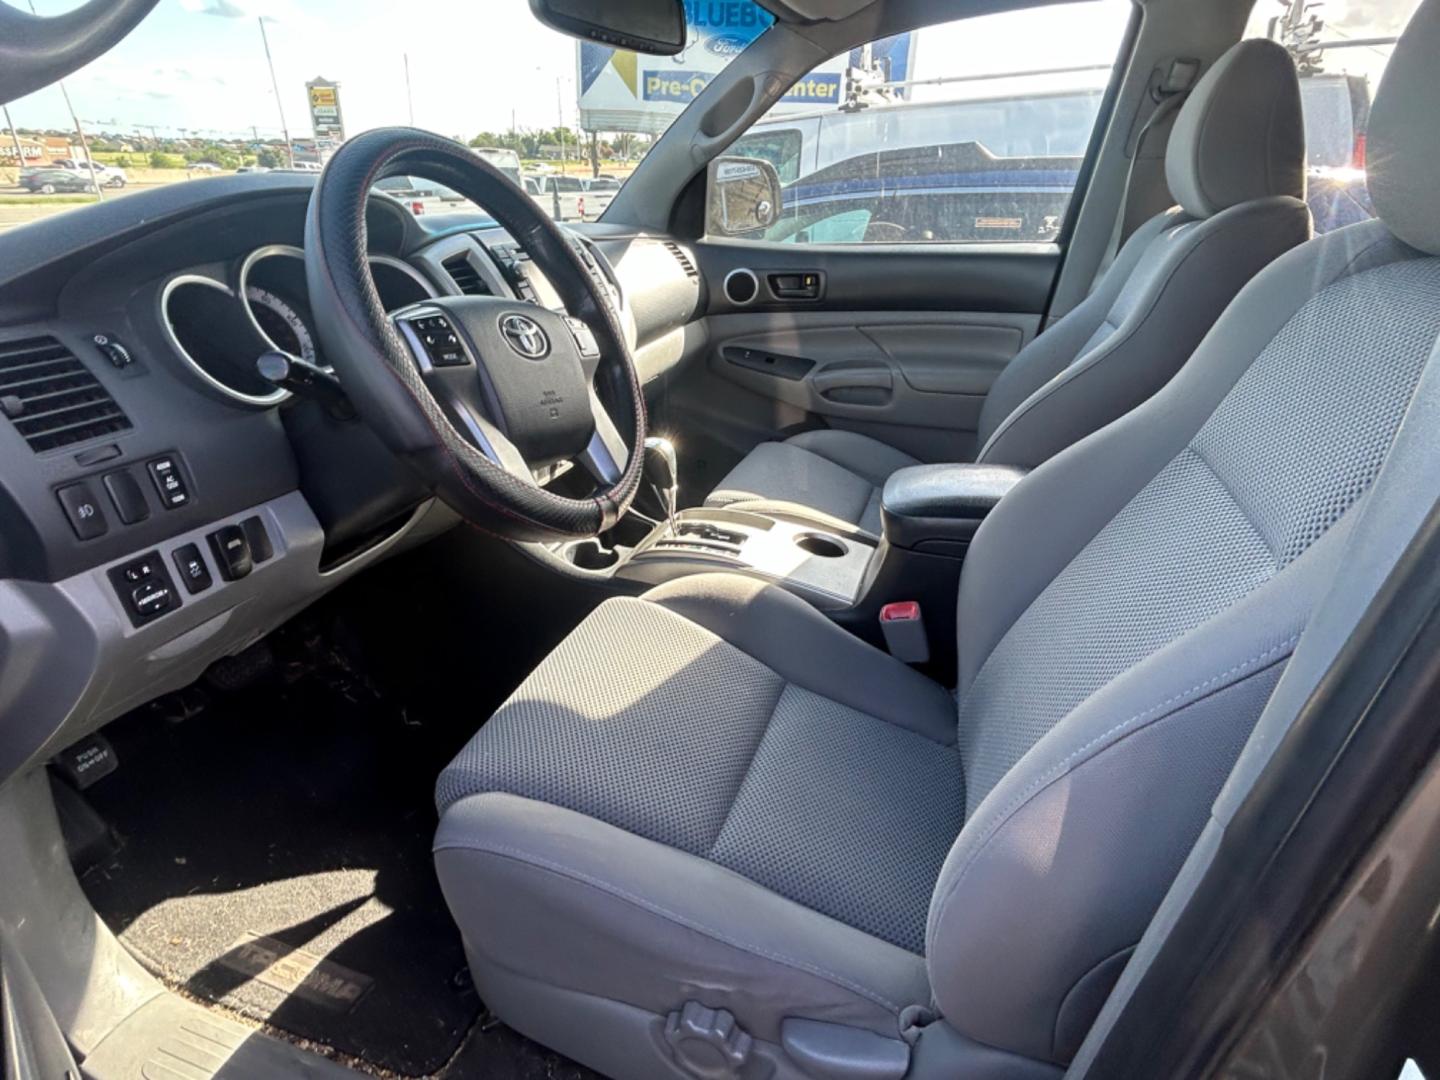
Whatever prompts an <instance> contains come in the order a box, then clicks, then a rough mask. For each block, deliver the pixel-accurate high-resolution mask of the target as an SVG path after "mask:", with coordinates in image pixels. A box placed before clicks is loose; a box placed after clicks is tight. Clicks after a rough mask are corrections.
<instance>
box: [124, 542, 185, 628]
mask: <svg viewBox="0 0 1440 1080" xmlns="http://www.w3.org/2000/svg"><path fill="white" fill-rule="evenodd" d="M109 577H110V583H111V584H112V585H113V586H114V587H115V594H116V595H117V596H118V597H119V598H120V603H121V605H122V606H123V607H124V608H125V613H126V614H127V615H129V616H130V622H131V623H132V624H133V625H135V626H137V627H140V626H144V625H145V624H146V623H148V622H152V621H154V620H155V619H158V618H159V617H160V616H161V615H165V614H168V613H169V612H171V611H174V610H176V609H177V608H179V606H180V594H179V593H178V592H176V591H175V583H174V582H173V581H171V580H170V572H169V571H168V570H166V569H165V563H164V560H162V559H161V558H160V553H159V552H158V551H152V552H150V553H149V554H146V555H142V556H140V557H139V558H138V559H131V560H130V561H129V562H127V563H124V564H123V565H121V566H117V567H114V568H113V569H111V570H110V571H109Z"/></svg>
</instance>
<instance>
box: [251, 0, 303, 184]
mask: <svg viewBox="0 0 1440 1080" xmlns="http://www.w3.org/2000/svg"><path fill="white" fill-rule="evenodd" d="M255 21H256V22H258V23H259V24H260V40H261V41H262V42H263V43H264V45H265V63H266V65H267V66H268V67H269V68H270V86H271V87H272V88H273V89H274V91H275V108H276V109H277V110H278V111H279V113H280V131H281V133H282V134H283V135H284V136H285V155H286V157H288V158H289V159H290V168H292V169H293V168H295V144H294V143H292V142H291V141H290V128H289V127H288V126H287V125H286V123H285V105H284V103H283V102H281V100H280V81H279V80H278V79H276V78H275V61H274V60H272V59H271V57H270V38H269V36H268V35H267V34H266V33H265V16H264V15H260V16H258V17H257V18H256V20H255Z"/></svg>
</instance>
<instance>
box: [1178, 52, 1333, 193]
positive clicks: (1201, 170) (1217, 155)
mask: <svg viewBox="0 0 1440 1080" xmlns="http://www.w3.org/2000/svg"><path fill="white" fill-rule="evenodd" d="M1165 180H1166V182H1167V183H1168V184H1169V185H1170V193H1171V194H1172V195H1174V196H1175V201H1176V202H1178V203H1179V204H1180V206H1181V208H1182V209H1183V210H1184V211H1185V212H1186V213H1187V214H1189V215H1190V216H1191V217H1197V218H1206V217H1210V216H1211V215H1212V214H1218V213H1219V212H1220V211H1221V210H1225V209H1228V208H1229V207H1232V206H1237V205H1239V204H1240V203H1243V202H1249V201H1250V200H1251V199H1261V198H1264V197H1265V196H1267V195H1291V196H1293V197H1295V198H1297V199H1303V198H1304V197H1305V121H1304V117H1303V116H1302V114H1301V111H1300V80H1299V79H1298V78H1297V77H1296V74H1295V64H1294V61H1292V60H1291V59H1290V54H1289V53H1287V52H1286V51H1285V50H1284V49H1283V48H1282V47H1281V46H1279V45H1277V44H1276V43H1275V42H1273V41H1266V40H1264V39H1262V38H1255V39H1251V40H1249V41H1242V42H1240V43H1239V44H1238V45H1234V46H1232V47H1231V48H1230V49H1229V50H1228V51H1227V52H1226V53H1225V55H1223V56H1222V57H1220V59H1219V60H1217V61H1215V63H1214V64H1213V65H1211V67H1210V70H1209V71H1207V72H1206V73H1205V75H1204V77H1203V78H1201V80H1200V81H1199V82H1198V83H1196V84H1195V89H1194V90H1192V91H1191V92H1190V97H1189V100H1187V101H1186V102H1185V105H1184V107H1183V108H1182V109H1181V110H1180V116H1179V117H1178V118H1177V119H1176V121H1175V128H1174V130H1173V131H1171V133H1170V145H1169V147H1168V148H1167V150H1166V152H1165Z"/></svg>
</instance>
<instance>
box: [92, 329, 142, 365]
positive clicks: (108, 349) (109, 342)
mask: <svg viewBox="0 0 1440 1080" xmlns="http://www.w3.org/2000/svg"><path fill="white" fill-rule="evenodd" d="M90 340H92V341H93V342H95V348H97V349H99V350H100V355H101V356H103V357H105V359H106V360H108V361H110V366H111V367H113V368H118V369H119V370H120V371H124V370H125V369H126V368H128V367H129V366H130V365H131V364H133V363H134V362H135V357H134V356H132V355H131V354H130V350H129V349H127V348H126V347H125V346H124V345H122V344H120V342H118V341H116V340H115V339H114V338H113V337H111V336H110V335H109V334H96V335H94V336H93V337H92V338H91V339H90Z"/></svg>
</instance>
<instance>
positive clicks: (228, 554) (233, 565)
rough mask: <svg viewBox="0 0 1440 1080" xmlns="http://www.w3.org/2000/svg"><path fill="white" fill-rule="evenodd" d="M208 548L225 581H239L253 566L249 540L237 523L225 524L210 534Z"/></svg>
mask: <svg viewBox="0 0 1440 1080" xmlns="http://www.w3.org/2000/svg"><path fill="white" fill-rule="evenodd" d="M209 539H210V550H211V551H212V552H214V553H215V561H216V562H217V563H218V564H219V566H220V576H221V577H222V578H224V579H225V580H226V581H239V580H240V579H241V578H243V577H245V576H246V575H247V574H249V573H250V571H251V570H253V569H254V568H255V562H254V560H253V559H252V558H251V556H250V541H249V539H248V538H247V537H246V536H245V530H244V529H242V528H241V527H240V526H239V525H226V526H225V527H224V528H223V529H216V530H215V531H214V532H213V533H211V534H210V537H209Z"/></svg>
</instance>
